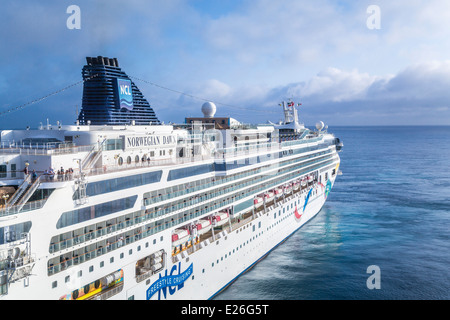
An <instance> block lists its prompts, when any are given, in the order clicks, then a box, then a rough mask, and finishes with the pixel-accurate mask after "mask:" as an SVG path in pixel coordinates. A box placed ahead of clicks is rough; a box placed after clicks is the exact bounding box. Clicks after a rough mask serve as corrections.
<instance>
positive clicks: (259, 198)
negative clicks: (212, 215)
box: [253, 196, 264, 208]
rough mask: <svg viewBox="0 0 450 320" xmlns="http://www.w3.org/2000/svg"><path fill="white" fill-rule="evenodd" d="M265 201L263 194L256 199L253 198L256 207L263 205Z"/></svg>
mask: <svg viewBox="0 0 450 320" xmlns="http://www.w3.org/2000/svg"><path fill="white" fill-rule="evenodd" d="M263 203H264V199H263V197H262V196H259V197H256V198H255V199H253V205H254V206H255V208H259V207H261V206H262V205H263Z"/></svg>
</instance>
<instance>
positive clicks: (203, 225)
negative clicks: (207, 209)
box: [197, 219, 211, 235]
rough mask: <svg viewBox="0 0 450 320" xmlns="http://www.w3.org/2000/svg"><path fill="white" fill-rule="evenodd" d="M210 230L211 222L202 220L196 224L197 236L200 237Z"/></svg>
mask: <svg viewBox="0 0 450 320" xmlns="http://www.w3.org/2000/svg"><path fill="white" fill-rule="evenodd" d="M210 229H211V221H209V220H207V219H204V220H199V221H198V223H197V234H199V235H202V234H204V233H205V232H208V231H209V230H210Z"/></svg>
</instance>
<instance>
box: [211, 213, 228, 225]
mask: <svg viewBox="0 0 450 320" xmlns="http://www.w3.org/2000/svg"><path fill="white" fill-rule="evenodd" d="M214 219H215V221H216V223H215V224H214V226H215V227H219V226H221V225H223V224H225V223H227V222H228V220H229V219H230V215H229V214H228V212H219V213H218V214H217V215H215V216H214Z"/></svg>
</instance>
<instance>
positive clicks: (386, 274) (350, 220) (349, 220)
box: [215, 126, 450, 300]
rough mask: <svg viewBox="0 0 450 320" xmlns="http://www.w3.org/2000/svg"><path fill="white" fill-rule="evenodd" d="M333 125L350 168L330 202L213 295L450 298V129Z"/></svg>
mask: <svg viewBox="0 0 450 320" xmlns="http://www.w3.org/2000/svg"><path fill="white" fill-rule="evenodd" d="M328 131H329V132H332V133H334V134H335V135H336V137H339V138H341V140H342V141H343V143H344V148H343V150H342V152H341V153H340V157H341V166H340V170H341V171H342V173H343V175H340V176H338V177H337V180H336V183H335V185H334V187H333V190H332V192H331V193H330V195H329V197H328V200H327V202H326V203H325V206H324V207H323V208H322V210H321V211H320V213H319V214H318V215H317V216H316V217H315V218H314V219H313V220H312V221H310V222H309V223H308V224H307V225H305V226H304V227H302V228H301V229H300V230H299V231H297V232H296V233H294V234H293V235H292V236H291V237H289V238H288V240H287V241H286V242H284V243H283V244H282V245H280V246H279V247H277V248H276V249H275V250H273V251H272V252H271V253H270V254H269V255H268V256H267V257H266V258H265V259H264V260H262V261H261V262H260V263H258V264H257V265H255V266H254V267H253V268H252V269H251V270H250V271H248V272H247V273H245V274H243V275H241V276H240V277H239V278H238V279H237V280H236V281H235V282H234V283H233V284H232V285H231V286H229V287H228V288H227V289H226V290H225V291H223V292H222V293H220V294H219V295H218V296H216V297H215V299H216V300H225V299H226V300H229V299H238V300H262V299H267V300H311V299H327V300H328V299H330V300H331V299H344V300H353V299H364V300H372V299H383V300H384V299H386V300H390V299H393V300H398V299H404V300H409V299H426V300H430V299H433V300H435V299H450V127H448V126H435V127H434V126H429V127H428V126H400V127H331V128H329V129H328ZM369 266H377V267H378V268H379V269H378V270H379V273H378V275H379V277H378V279H379V284H380V287H379V289H377V288H373V289H370V288H369V287H368V285H367V280H368V278H369V277H371V276H373V274H372V271H370V273H368V267H369ZM369 282H370V283H374V282H373V281H372V280H370V281H369Z"/></svg>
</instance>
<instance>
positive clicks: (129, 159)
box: [127, 156, 131, 164]
mask: <svg viewBox="0 0 450 320" xmlns="http://www.w3.org/2000/svg"><path fill="white" fill-rule="evenodd" d="M127 163H128V164H131V157H130V156H128V157H127Z"/></svg>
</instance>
